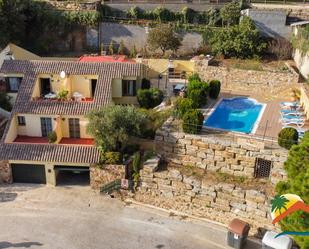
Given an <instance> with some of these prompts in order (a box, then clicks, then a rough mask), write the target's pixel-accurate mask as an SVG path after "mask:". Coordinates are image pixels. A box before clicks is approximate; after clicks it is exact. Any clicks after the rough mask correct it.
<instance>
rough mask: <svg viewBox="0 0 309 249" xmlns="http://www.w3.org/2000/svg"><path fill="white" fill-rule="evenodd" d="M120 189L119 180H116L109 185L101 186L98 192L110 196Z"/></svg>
mask: <svg viewBox="0 0 309 249" xmlns="http://www.w3.org/2000/svg"><path fill="white" fill-rule="evenodd" d="M120 188H121V179H116V180H115V181H112V182H110V183H107V184H105V185H103V186H102V187H101V188H100V192H101V193H104V194H111V193H112V192H114V191H116V190H119V189H120Z"/></svg>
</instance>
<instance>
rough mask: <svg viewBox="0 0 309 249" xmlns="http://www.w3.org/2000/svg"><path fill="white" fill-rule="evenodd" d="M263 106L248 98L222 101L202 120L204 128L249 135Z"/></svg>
mask: <svg viewBox="0 0 309 249" xmlns="http://www.w3.org/2000/svg"><path fill="white" fill-rule="evenodd" d="M263 106H264V104H261V103H258V102H257V101H256V100H254V99H250V98H244V97H238V98H232V99H222V100H221V101H220V103H219V104H218V105H217V106H216V109H215V110H214V112H213V113H212V114H211V115H210V116H209V117H208V118H207V119H205V120H204V126H207V127H211V128H217V129H223V130H229V131H237V132H243V133H251V132H252V130H253V128H254V125H255V123H256V121H257V119H258V117H259V115H260V112H261V111H262V109H263Z"/></svg>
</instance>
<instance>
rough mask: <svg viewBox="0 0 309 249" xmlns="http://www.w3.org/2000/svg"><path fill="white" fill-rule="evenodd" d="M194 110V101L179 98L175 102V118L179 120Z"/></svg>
mask: <svg viewBox="0 0 309 249" xmlns="http://www.w3.org/2000/svg"><path fill="white" fill-rule="evenodd" d="M191 109H194V104H193V101H192V99H188V98H178V99H177V100H176V102H175V116H176V117H178V118H182V117H183V115H184V114H185V113H186V112H187V111H189V110H191Z"/></svg>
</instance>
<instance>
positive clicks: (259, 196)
mask: <svg viewBox="0 0 309 249" xmlns="http://www.w3.org/2000/svg"><path fill="white" fill-rule="evenodd" d="M246 200H249V201H254V202H257V203H264V202H265V200H266V196H265V194H264V193H261V192H259V191H257V190H246Z"/></svg>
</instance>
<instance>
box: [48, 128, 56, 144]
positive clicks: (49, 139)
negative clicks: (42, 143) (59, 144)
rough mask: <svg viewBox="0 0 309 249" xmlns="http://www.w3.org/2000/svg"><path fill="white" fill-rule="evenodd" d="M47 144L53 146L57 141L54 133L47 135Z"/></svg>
mask: <svg viewBox="0 0 309 249" xmlns="http://www.w3.org/2000/svg"><path fill="white" fill-rule="evenodd" d="M47 138H48V142H49V143H50V144H53V143H55V142H56V141H57V133H56V132H55V131H52V132H50V133H48V134H47Z"/></svg>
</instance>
